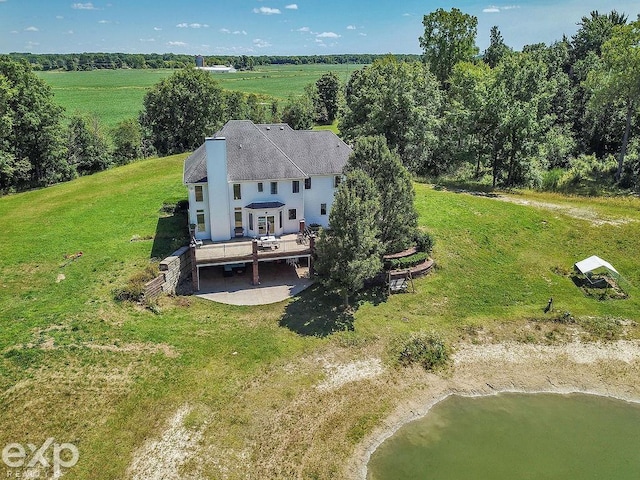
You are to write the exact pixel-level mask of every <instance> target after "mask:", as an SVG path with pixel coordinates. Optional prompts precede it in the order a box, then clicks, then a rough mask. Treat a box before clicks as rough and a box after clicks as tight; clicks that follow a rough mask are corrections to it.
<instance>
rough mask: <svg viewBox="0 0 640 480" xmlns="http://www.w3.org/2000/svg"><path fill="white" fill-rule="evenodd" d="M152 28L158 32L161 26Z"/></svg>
mask: <svg viewBox="0 0 640 480" xmlns="http://www.w3.org/2000/svg"><path fill="white" fill-rule="evenodd" d="M153 29H154V30H155V31H156V32H160V31H161V30H162V28H160V27H153Z"/></svg>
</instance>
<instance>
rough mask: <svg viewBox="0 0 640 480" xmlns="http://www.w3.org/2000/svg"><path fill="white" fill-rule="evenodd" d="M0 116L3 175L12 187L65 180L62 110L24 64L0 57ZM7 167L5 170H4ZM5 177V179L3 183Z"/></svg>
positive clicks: (67, 172) (46, 86) (65, 166)
mask: <svg viewBox="0 0 640 480" xmlns="http://www.w3.org/2000/svg"><path fill="white" fill-rule="evenodd" d="M0 79H4V81H3V82H0V83H3V84H4V86H3V87H2V90H4V94H0V102H2V105H1V106H0V116H2V117H3V120H0V121H1V122H2V123H4V127H3V128H4V130H5V133H4V135H3V140H4V142H3V143H4V147H0V148H4V149H5V154H4V155H3V157H4V160H3V161H2V162H3V164H4V165H5V167H4V170H5V172H7V171H8V169H10V170H11V171H12V172H13V173H12V174H11V175H12V180H11V183H12V185H11V186H12V187H16V188H25V187H35V186H42V185H47V184H50V183H55V182H59V181H62V180H66V179H69V178H70V177H71V176H72V169H70V168H69V166H68V164H67V162H66V158H65V149H64V140H63V136H62V133H63V130H64V129H63V127H62V124H61V121H62V112H63V110H62V108H61V107H59V106H58V105H56V104H55V103H54V101H53V93H52V92H51V88H50V87H49V85H47V84H46V83H45V82H43V81H42V80H40V79H39V78H38V77H37V76H36V75H35V74H34V73H33V72H32V71H31V68H30V67H29V65H28V64H27V63H26V62H14V61H12V60H10V59H9V58H7V57H0ZM7 166H8V169H7ZM6 178H7V177H5V181H7V180H6Z"/></svg>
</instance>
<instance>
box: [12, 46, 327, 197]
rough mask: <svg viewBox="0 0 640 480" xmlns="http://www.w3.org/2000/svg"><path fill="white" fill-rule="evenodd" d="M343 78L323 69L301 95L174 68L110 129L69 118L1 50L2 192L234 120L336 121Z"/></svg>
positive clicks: (95, 167)
mask: <svg viewBox="0 0 640 480" xmlns="http://www.w3.org/2000/svg"><path fill="white" fill-rule="evenodd" d="M338 95H339V80H338V77H337V76H336V75H335V74H333V73H329V74H325V75H323V76H322V77H321V78H320V79H319V80H318V82H317V83H316V84H312V85H310V86H309V87H308V88H307V89H306V93H305V95H303V96H302V97H299V98H298V97H292V98H291V99H290V100H289V101H288V102H287V103H286V104H285V105H281V102H279V101H278V100H276V99H273V98H270V97H264V96H258V95H255V94H245V93H242V92H237V91H224V90H223V89H222V88H221V87H220V86H219V85H218V83H217V81H216V80H215V79H214V77H213V75H211V74H209V73H208V72H205V71H202V70H197V69H195V68H193V67H192V66H190V67H186V68H184V69H180V70H176V72H175V73H174V74H173V75H171V76H170V77H168V78H166V79H164V80H162V81H160V82H159V83H158V84H156V85H155V86H153V87H152V88H151V89H150V90H149V91H148V92H147V93H146V95H145V98H144V101H143V109H142V111H141V112H140V115H139V117H138V118H131V119H128V120H125V121H122V122H120V123H119V124H118V125H116V126H115V127H114V128H113V129H110V130H107V129H105V128H104V127H103V126H102V125H101V123H100V121H99V119H98V118H97V117H93V116H81V115H74V116H71V117H70V118H67V117H65V115H64V111H63V109H62V108H61V107H60V106H58V105H56V104H55V102H54V98H53V92H52V90H51V88H50V87H49V86H48V85H47V84H46V83H45V82H44V81H43V80H41V79H40V78H39V77H38V76H37V75H36V74H35V73H34V72H33V71H32V69H31V66H30V65H29V64H28V63H27V62H26V61H24V60H23V61H14V60H12V59H11V58H9V57H6V56H5V57H1V56H0V192H10V191H20V190H25V189H29V188H35V187H41V186H45V185H50V184H52V183H57V182H61V181H66V180H70V179H73V178H75V177H77V176H80V175H88V174H92V173H95V172H98V171H101V170H105V169H107V168H109V167H111V166H116V165H123V164H126V163H129V162H131V161H133V160H135V159H138V158H143V157H148V156H151V155H169V154H174V153H182V152H186V151H189V150H193V149H195V148H197V147H198V146H199V145H200V144H201V143H202V141H203V139H204V138H205V137H206V136H209V135H211V134H213V133H214V132H215V131H216V130H218V129H219V128H220V127H221V126H222V125H224V123H226V122H227V121H228V120H231V119H250V120H252V121H253V122H254V123H277V122H281V121H283V119H284V120H285V121H287V122H289V123H291V124H292V125H294V126H295V127H296V128H311V126H312V125H313V124H314V123H331V122H332V121H333V120H334V119H335V117H336V115H337V111H338Z"/></svg>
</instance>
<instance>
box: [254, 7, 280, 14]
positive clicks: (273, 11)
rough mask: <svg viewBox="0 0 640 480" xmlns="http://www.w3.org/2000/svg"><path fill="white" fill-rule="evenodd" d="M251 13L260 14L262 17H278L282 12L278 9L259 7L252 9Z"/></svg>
mask: <svg viewBox="0 0 640 480" xmlns="http://www.w3.org/2000/svg"><path fill="white" fill-rule="evenodd" d="M253 13H261V14H262V15H279V14H280V13H282V12H281V11H280V9H278V8H271V7H260V8H254V9H253Z"/></svg>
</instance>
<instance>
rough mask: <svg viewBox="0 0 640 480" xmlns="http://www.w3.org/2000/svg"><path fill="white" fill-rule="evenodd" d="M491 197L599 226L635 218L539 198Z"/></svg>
mask: <svg viewBox="0 0 640 480" xmlns="http://www.w3.org/2000/svg"><path fill="white" fill-rule="evenodd" d="M489 198H493V199H495V200H500V201H502V202H509V203H515V204H517V205H526V206H530V207H536V208H542V209H544V210H551V211H553V212H558V213H562V214H564V215H568V216H569V217H572V218H577V219H579V220H586V221H587V222H591V224H592V225H595V226H599V225H614V226H620V225H625V224H627V223H629V222H632V221H633V219H631V218H607V217H603V216H602V215H601V214H600V213H598V212H596V211H595V210H594V209H592V208H587V207H571V206H568V205H560V204H557V203H550V202H541V201H538V200H525V199H522V198H515V197H509V196H506V195H496V196H491V197H489Z"/></svg>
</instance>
